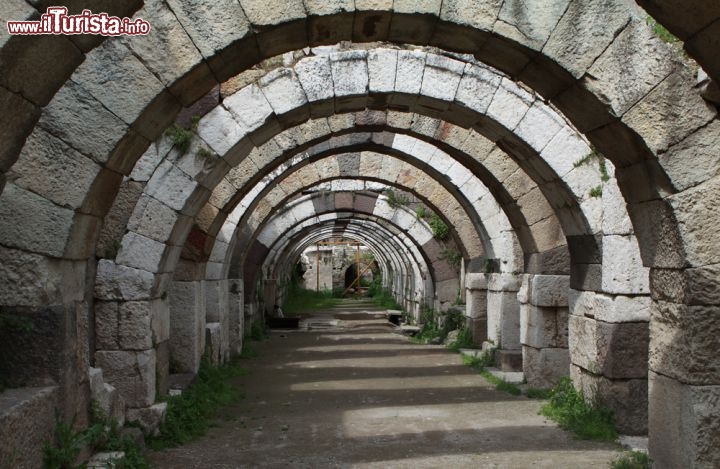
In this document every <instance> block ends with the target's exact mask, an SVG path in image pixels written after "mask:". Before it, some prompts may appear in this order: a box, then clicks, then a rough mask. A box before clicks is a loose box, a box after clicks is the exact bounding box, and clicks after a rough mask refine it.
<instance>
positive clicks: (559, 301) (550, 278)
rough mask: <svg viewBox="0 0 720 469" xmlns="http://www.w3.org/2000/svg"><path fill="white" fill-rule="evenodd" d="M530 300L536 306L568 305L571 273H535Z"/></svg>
mask: <svg viewBox="0 0 720 469" xmlns="http://www.w3.org/2000/svg"><path fill="white" fill-rule="evenodd" d="M530 282H531V286H530V298H529V302H530V303H531V304H533V305H535V306H546V307H550V306H553V307H565V306H568V292H569V290H570V276H569V275H533V277H532V279H531V280H530Z"/></svg>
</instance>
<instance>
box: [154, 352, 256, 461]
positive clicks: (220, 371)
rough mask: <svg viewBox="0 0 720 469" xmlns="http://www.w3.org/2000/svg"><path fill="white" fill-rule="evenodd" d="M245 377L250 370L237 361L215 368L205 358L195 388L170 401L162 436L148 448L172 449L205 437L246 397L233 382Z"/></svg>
mask: <svg viewBox="0 0 720 469" xmlns="http://www.w3.org/2000/svg"><path fill="white" fill-rule="evenodd" d="M244 374H247V370H245V369H243V368H241V367H240V366H239V365H238V362H237V360H234V361H231V362H229V363H226V364H224V365H221V366H212V365H210V363H209V361H208V360H207V358H206V357H203V360H202V363H201V365H200V370H199V371H198V374H197V378H196V379H195V381H194V382H193V384H192V385H191V386H190V387H189V388H188V389H186V390H185V391H184V392H183V393H182V394H181V395H179V396H172V397H169V398H167V403H168V406H167V414H166V416H165V420H164V421H163V422H162V424H161V425H160V435H159V436H156V437H150V438H149V439H148V446H149V447H151V448H153V449H163V448H171V447H174V446H179V445H182V444H184V443H187V442H188V441H192V440H194V439H196V438H198V437H201V436H203V435H205V433H206V432H207V430H208V429H209V428H210V427H211V425H212V420H213V419H214V418H215V417H217V416H218V411H219V410H220V409H221V408H222V407H224V406H227V405H229V404H232V403H234V402H237V401H238V400H239V399H240V398H241V397H242V395H241V393H240V391H239V390H238V389H237V388H236V387H235V386H233V385H232V383H231V382H230V380H231V379H232V378H234V377H236V376H241V375H244Z"/></svg>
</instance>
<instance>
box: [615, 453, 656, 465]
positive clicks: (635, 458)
mask: <svg viewBox="0 0 720 469" xmlns="http://www.w3.org/2000/svg"><path fill="white" fill-rule="evenodd" d="M610 467H611V468H612V469H651V468H652V459H650V456H648V455H647V453H643V452H640V451H628V452H626V453H623V455H622V456H620V457H619V458H617V459H616V460H615V461H613V462H612V463H611V464H610Z"/></svg>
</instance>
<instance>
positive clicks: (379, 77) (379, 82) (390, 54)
mask: <svg viewBox="0 0 720 469" xmlns="http://www.w3.org/2000/svg"><path fill="white" fill-rule="evenodd" d="M397 57H398V52H397V51H396V50H392V49H374V50H372V51H369V52H368V56H367V63H368V89H369V91H370V93H390V92H392V91H394V90H395V75H396V73H397V60H398V58H397Z"/></svg>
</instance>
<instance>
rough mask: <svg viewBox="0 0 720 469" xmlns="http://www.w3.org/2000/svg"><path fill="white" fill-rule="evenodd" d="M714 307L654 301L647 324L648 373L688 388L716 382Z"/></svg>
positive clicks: (719, 330)
mask: <svg viewBox="0 0 720 469" xmlns="http://www.w3.org/2000/svg"><path fill="white" fill-rule="evenodd" d="M718 311H720V307H718V306H687V305H679V304H675V303H668V302H665V301H654V302H653V304H652V307H651V320H650V340H651V343H652V348H651V349H650V369H651V370H653V371H655V372H656V373H661V374H663V375H665V376H669V377H672V378H674V379H679V380H682V381H683V382H685V383H692V384H715V383H718V382H720V354H718V353H717V338H718V336H719V334H720V323H719V322H718V321H717V318H718Z"/></svg>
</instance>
